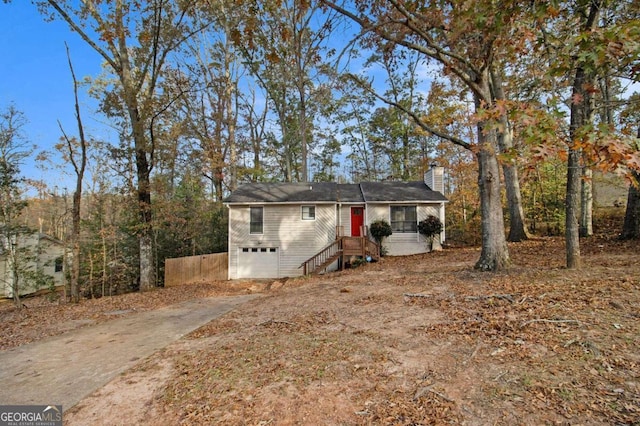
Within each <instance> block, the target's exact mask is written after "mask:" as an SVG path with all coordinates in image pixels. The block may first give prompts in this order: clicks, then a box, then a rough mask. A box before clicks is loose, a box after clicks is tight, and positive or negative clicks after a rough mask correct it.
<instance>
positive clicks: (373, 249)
mask: <svg viewBox="0 0 640 426" xmlns="http://www.w3.org/2000/svg"><path fill="white" fill-rule="evenodd" d="M351 256H359V257H362V258H365V257H367V256H371V258H372V259H374V260H379V259H380V247H379V246H378V244H376V243H375V242H374V241H371V240H370V239H369V238H368V237H338V238H337V239H336V240H335V241H334V242H332V243H331V244H329V245H328V246H327V247H325V248H323V249H322V250H321V251H319V252H318V253H317V254H316V255H314V256H313V257H311V258H309V259H307V260H305V261H304V262H302V265H300V267H301V268H303V274H304V275H311V274H318V273H320V272H322V271H324V270H326V269H327V267H329V266H330V265H331V264H332V263H333V262H335V261H336V260H342V262H341V268H342V269H344V265H345V263H346V261H347V259H348V258H350V257H351Z"/></svg>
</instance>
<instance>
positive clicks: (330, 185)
mask: <svg viewBox="0 0 640 426" xmlns="http://www.w3.org/2000/svg"><path fill="white" fill-rule="evenodd" d="M336 186H337V184H336V183H335V182H311V183H268V182H266V183H265V182H261V183H247V184H244V185H241V186H240V187H239V188H238V189H236V190H235V191H233V192H232V193H231V195H230V196H229V197H228V198H227V199H225V200H224V201H225V202H226V203H230V204H239V203H295V202H335V201H336V199H337V195H336V192H337V191H336Z"/></svg>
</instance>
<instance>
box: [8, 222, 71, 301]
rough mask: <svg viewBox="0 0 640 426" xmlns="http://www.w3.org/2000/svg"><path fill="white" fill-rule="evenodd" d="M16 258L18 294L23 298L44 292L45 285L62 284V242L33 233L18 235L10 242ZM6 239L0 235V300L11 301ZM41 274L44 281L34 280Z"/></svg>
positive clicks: (10, 279) (11, 285)
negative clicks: (14, 246) (21, 273)
mask: <svg viewBox="0 0 640 426" xmlns="http://www.w3.org/2000/svg"><path fill="white" fill-rule="evenodd" d="M14 244H16V246H17V248H18V250H21V253H19V254H18V256H19V257H20V259H22V260H23V261H24V264H22V265H21V266H20V268H21V269H22V271H23V277H22V278H21V279H20V282H19V294H20V295H21V296H22V295H25V294H30V293H35V292H36V291H38V290H42V289H46V288H48V287H49V284H53V285H54V286H56V287H57V286H61V285H64V274H63V271H62V269H63V268H62V262H63V255H64V251H65V247H64V243H62V241H59V240H57V239H55V238H52V237H50V236H48V235H45V234H42V233H38V232H33V233H24V234H20V235H19V236H18V238H17V241H14ZM8 250H9V239H8V238H7V237H6V236H4V235H0V297H2V296H4V297H8V298H13V273H12V265H11V257H10V256H8ZM37 275H41V277H44V278H45V280H42V279H36V277H37Z"/></svg>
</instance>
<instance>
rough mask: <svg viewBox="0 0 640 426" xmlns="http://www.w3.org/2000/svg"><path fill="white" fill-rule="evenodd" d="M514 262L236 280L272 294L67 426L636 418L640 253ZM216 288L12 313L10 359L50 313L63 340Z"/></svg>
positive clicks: (534, 249) (553, 253)
mask: <svg viewBox="0 0 640 426" xmlns="http://www.w3.org/2000/svg"><path fill="white" fill-rule="evenodd" d="M510 251H511V257H512V261H513V267H512V268H511V270H510V271H509V272H506V273H499V274H491V273H481V272H476V271H474V270H473V264H474V262H475V261H476V260H477V258H478V256H479V250H478V249H476V248H447V249H446V250H444V251H442V252H437V253H432V254H426V255H419V256H410V257H401V258H391V257H388V258H383V260H382V261H381V262H379V263H376V264H369V265H365V266H363V267H360V268H357V269H354V270H348V271H344V272H338V273H333V274H328V275H326V276H319V277H314V278H299V279H291V280H288V281H284V282H278V281H276V282H273V283H236V285H237V287H236V289H235V290H233V291H231V293H233V292H250V291H262V292H263V293H264V297H261V298H259V299H256V300H254V301H252V302H250V303H248V304H246V305H243V306H241V307H239V308H238V309H237V310H235V311H234V312H232V313H231V314H228V315H226V316H224V317H223V318H221V319H220V320H216V321H213V322H211V323H210V324H209V325H207V326H205V327H203V328H201V329H199V330H197V331H196V332H194V333H192V334H191V335H190V336H188V338H185V339H182V340H181V341H179V342H178V343H176V344H174V345H171V346H169V347H168V348H166V349H165V350H163V351H161V352H159V353H157V354H156V355H154V356H152V357H150V358H148V359H146V360H144V361H143V362H142V363H141V364H139V366H138V367H137V368H135V369H134V370H132V371H129V372H127V373H126V374H124V375H123V376H121V377H120V378H118V379H116V380H114V381H113V382H111V383H110V384H109V385H107V386H106V387H105V388H103V389H101V390H100V391H98V392H96V394H94V395H93V396H92V397H90V398H87V399H85V400H84V401H83V402H81V403H80V404H79V405H77V406H76V407H75V408H73V409H71V410H69V411H68V412H67V413H66V414H65V424H150V425H167V424H184V425H193V424H202V425H205V424H224V425H293V424H300V425H303V424H304V425H312V424H313V425H315V424H318V425H320V424H322V425H367V424H371V425H417V424H464V425H487V424H498V425H532V424H559V425H565V424H566V425H600V424H602V425H612V424H613V425H623V424H624V425H627V424H636V425H638V424H640V365H639V364H640V351H638V347H640V321H639V320H640V244H638V242H637V241H635V242H618V241H616V240H615V239H613V238H604V237H602V236H597V237H594V238H590V239H588V240H585V241H583V244H582V254H583V263H584V265H583V268H582V270H580V271H569V270H566V269H564V268H563V264H564V246H563V241H562V239H558V238H544V239H534V240H532V241H528V242H525V243H519V244H512V245H510ZM172 292H174V293H172ZM221 292H227V293H228V292H229V290H225V287H224V286H223V285H222V284H220V283H217V284H210V285H197V286H184V287H182V291H181V292H176V291H175V290H174V289H166V290H159V291H157V292H153V293H152V294H150V295H127V296H120V297H117V298H113V299H114V300H111V301H106V299H102V300H97V301H85V302H83V303H82V304H81V305H80V306H79V307H73V306H71V307H70V306H67V305H61V306H57V305H51V306H50V304H49V305H47V303H48V302H40V303H36V302H35V301H33V302H32V303H33V306H32V307H30V308H28V309H23V310H22V312H21V313H16V312H15V311H14V310H12V309H9V308H7V307H6V306H4V307H2V308H1V309H0V320H2V323H3V330H1V333H0V338H1V342H2V347H3V348H6V347H10V346H12V345H15V344H21V343H24V342H27V341H29V340H33V339H36V338H39V337H42V336H44V335H46V334H47V333H54V332H57V331H56V330H55V327H51V329H44V328H43V327H42V326H41V325H39V324H38V323H39V322H40V321H42V319H43V318H47V316H46V315H45V314H41V313H43V312H46V311H50V313H49V317H48V318H51V322H50V324H53V323H56V324H58V325H60V326H61V328H62V329H68V328H69V327H71V326H72V325H73V324H75V325H76V326H87V325H88V324H89V323H90V322H95V321H106V320H108V318H109V317H110V316H113V314H112V312H114V311H118V312H121V311H127V312H125V313H123V315H135V311H136V310H137V309H143V308H144V309H149V308H152V307H154V306H159V305H162V304H163V303H169V302H170V300H171V299H172V298H177V297H181V298H188V297H200V296H202V295H205V294H206V295H208V296H210V295H212V294H217V293H221ZM165 295H167V296H165ZM178 295H179V296H178ZM169 296H170V297H169ZM147 298H152V299H151V300H152V302H147ZM165 299H166V300H165ZM119 300H122V302H118V301H119ZM153 300H155V301H156V302H155V303H154V302H153ZM160 300H162V302H160ZM27 303H29V301H27ZM107 304H109V305H108V306H106V305H107ZM145 306H146V307H145ZM67 311H68V312H67ZM60 312H66V313H64V314H62V313H60ZM74 312H75V313H74ZM110 312H111V313H110ZM39 315H42V317H40V316H39ZM15 324H17V325H16V326H14V325H15ZM70 324H71V325H70ZM29 330H33V332H31V331H29ZM26 336H29V338H27V337H26Z"/></svg>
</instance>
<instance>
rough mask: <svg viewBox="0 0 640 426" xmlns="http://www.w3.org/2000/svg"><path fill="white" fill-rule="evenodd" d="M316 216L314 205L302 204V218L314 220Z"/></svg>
mask: <svg viewBox="0 0 640 426" xmlns="http://www.w3.org/2000/svg"><path fill="white" fill-rule="evenodd" d="M315 218H316V206H302V220H314V219H315Z"/></svg>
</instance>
